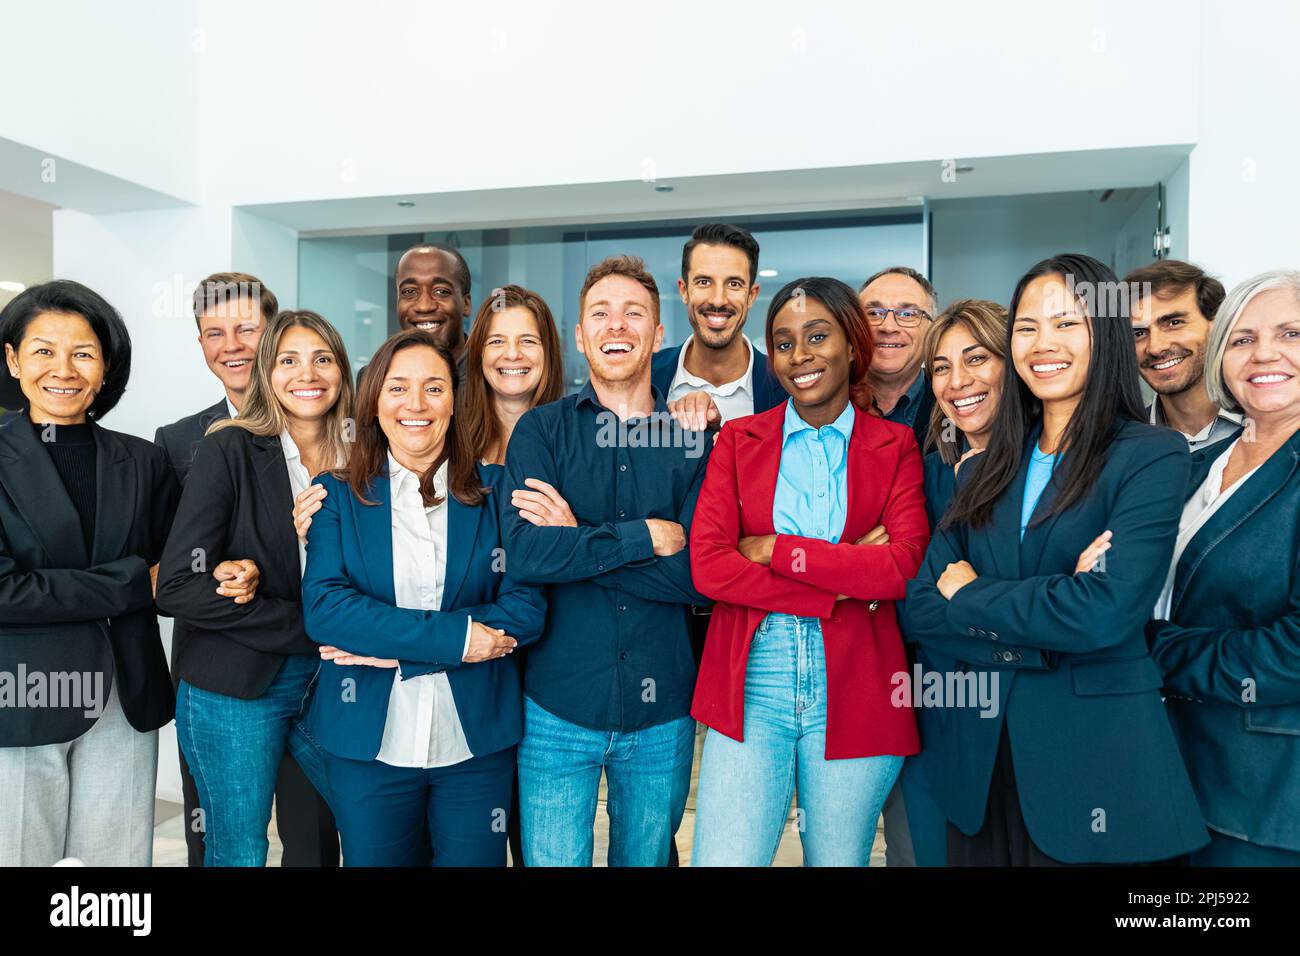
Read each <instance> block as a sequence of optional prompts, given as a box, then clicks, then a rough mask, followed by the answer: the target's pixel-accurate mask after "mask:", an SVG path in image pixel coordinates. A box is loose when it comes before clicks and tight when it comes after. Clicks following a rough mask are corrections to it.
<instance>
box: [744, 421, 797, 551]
mask: <svg viewBox="0 0 1300 956" xmlns="http://www.w3.org/2000/svg"><path fill="white" fill-rule="evenodd" d="M784 421H785V406H784V404H782V405H779V406H777V407H775V408H773V409H771V410H770V411H768V412H764V413H762V414H760V415H753V416H751V417H749V418H746V419H744V424H743V425H742V426H741V427H739V428H738V430H737V431H738V434H737V435H736V478H737V481H738V483H739V485H740V513H741V519H742V521H741V533H742V535H759V534H773V533H774V532H775V530H776V529H775V527H774V525H773V524H772V502H773V501H775V500H776V478H777V474H778V473H779V472H780V470H781V425H782V423H783V422H784ZM746 519H747V520H748V524H746V523H745V522H746Z"/></svg>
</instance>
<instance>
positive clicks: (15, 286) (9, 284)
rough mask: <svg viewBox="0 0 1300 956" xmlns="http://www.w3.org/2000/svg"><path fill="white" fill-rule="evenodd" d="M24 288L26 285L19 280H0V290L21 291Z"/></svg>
mask: <svg viewBox="0 0 1300 956" xmlns="http://www.w3.org/2000/svg"><path fill="white" fill-rule="evenodd" d="M26 288H27V286H25V285H23V284H22V283H21V282H14V281H12V280H10V279H5V280H4V281H3V282H0V292H22V291H23V290H24V289H26Z"/></svg>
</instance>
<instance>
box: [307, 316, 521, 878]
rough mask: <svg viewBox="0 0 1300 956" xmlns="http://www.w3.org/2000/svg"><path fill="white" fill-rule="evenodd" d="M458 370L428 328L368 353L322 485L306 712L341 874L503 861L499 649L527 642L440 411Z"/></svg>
mask: <svg viewBox="0 0 1300 956" xmlns="http://www.w3.org/2000/svg"><path fill="white" fill-rule="evenodd" d="M456 378H457V372H456V362H455V360H454V358H453V356H452V354H451V352H450V351H449V350H448V349H447V348H446V347H445V346H443V345H441V344H440V343H439V342H438V340H437V339H436V338H434V336H433V335H432V333H429V332H425V331H421V330H418V329H413V330H410V331H407V332H401V333H399V334H397V335H395V336H393V337H392V338H391V339H389V340H388V341H387V342H385V343H384V345H383V346H381V347H380V349H379V350H378V351H377V352H376V353H375V357H374V358H373V359H372V360H371V362H370V365H369V366H368V371H367V372H366V374H365V376H363V378H362V382H361V394H360V395H359V396H358V399H357V406H356V445H355V447H354V449H353V452H352V457H351V459H350V460H349V462H348V465H347V468H346V469H343V470H339V471H335V472H334V473H332V474H329V475H324V476H322V477H321V479H320V481H321V483H322V484H323V485H324V486H325V490H326V495H325V497H324V498H323V499H322V503H321V508H320V510H319V511H317V512H316V514H315V517H314V518H313V519H312V522H311V527H310V529H309V531H308V535H307V574H306V576H305V577H304V579H303V605H304V608H305V610H306V620H307V630H308V631H309V632H310V634H311V636H312V638H313V639H315V640H316V641H317V642H318V643H319V644H321V645H322V647H321V648H320V653H321V656H322V657H323V658H324V659H325V661H327V663H326V664H325V665H324V666H323V668H322V671H321V676H320V684H319V687H318V688H317V690H316V694H315V696H314V698H313V699H312V704H311V711H310V714H309V717H308V728H309V730H310V732H311V735H312V736H313V737H314V738H315V739H316V740H318V741H320V743H321V746H322V747H323V748H324V749H325V752H326V755H325V760H326V775H327V778H328V781H329V788H330V800H331V807H332V809H333V810H334V814H335V818H336V820H337V821H338V825H339V836H340V838H341V841H342V844H343V862H344V864H345V865H347V866H428V865H433V866H504V865H505V862H506V824H507V816H508V808H509V806H510V798H511V792H512V790H513V789H514V779H515V746H516V744H518V742H519V739H520V737H521V736H522V735H523V696H522V692H521V690H520V683H519V672H518V669H517V666H516V662H515V660H514V659H513V658H512V657H511V652H512V651H513V650H514V649H515V648H516V647H518V646H521V645H525V644H528V643H529V642H531V641H534V640H536V639H537V637H538V636H539V635H540V634H541V630H542V624H543V622H544V620H545V616H546V611H545V607H546V606H545V602H544V600H543V598H542V594H541V592H540V591H539V590H536V589H533V588H527V587H523V586H521V585H519V584H517V583H515V582H514V580H513V578H512V577H511V576H510V571H509V562H508V555H506V554H505V552H504V551H503V549H502V545H501V528H500V523H499V518H498V509H497V507H496V505H495V504H494V503H493V500H492V495H494V494H497V493H499V491H498V489H499V487H500V486H499V484H498V481H499V479H500V477H501V475H502V471H501V469H492V470H488V469H486V468H484V467H483V466H481V465H480V463H479V462H478V461H477V460H476V456H475V454H474V451H473V449H472V447H471V446H470V444H469V441H468V436H467V435H466V434H465V432H464V430H463V427H462V425H461V424H460V423H459V422H458V416H457V415H456V414H455V405H456V395H455V393H456V385H457V382H456Z"/></svg>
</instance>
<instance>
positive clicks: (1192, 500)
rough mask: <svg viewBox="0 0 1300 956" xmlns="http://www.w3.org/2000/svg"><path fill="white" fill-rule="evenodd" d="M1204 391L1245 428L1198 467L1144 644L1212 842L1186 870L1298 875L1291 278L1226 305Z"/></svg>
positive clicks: (1261, 282)
mask: <svg viewBox="0 0 1300 956" xmlns="http://www.w3.org/2000/svg"><path fill="white" fill-rule="evenodd" d="M1205 379H1206V387H1207V389H1208V391H1209V394H1210V398H1211V399H1212V400H1213V401H1214V402H1216V403H1217V404H1218V405H1220V406H1221V407H1223V408H1226V409H1228V410H1231V411H1238V412H1241V413H1242V414H1243V415H1244V425H1245V428H1244V429H1243V431H1242V432H1241V433H1240V434H1239V435H1238V436H1235V437H1230V438H1225V439H1223V440H1222V441H1220V442H1217V443H1215V444H1214V445H1210V446H1207V447H1206V448H1204V449H1201V450H1200V451H1198V452H1196V453H1195V454H1194V455H1193V468H1192V476H1191V478H1190V479H1189V482H1188V486H1187V487H1188V490H1189V493H1190V494H1189V497H1188V499H1187V504H1186V507H1185V508H1184V510H1183V516H1182V521H1181V523H1180V525H1179V532H1178V541H1177V545H1176V547H1175V548H1174V555H1173V561H1172V562H1171V565H1170V569H1169V575H1168V578H1167V580H1166V582H1165V587H1164V590H1163V591H1162V593H1161V595H1160V598H1159V600H1158V602H1157V604H1156V609H1155V620H1152V621H1151V622H1150V623H1149V624H1148V625H1147V640H1148V643H1149V644H1150V646H1151V654H1152V657H1153V658H1154V659H1155V661H1156V663H1157V664H1158V665H1159V666H1160V668H1161V670H1162V672H1163V673H1164V680H1165V687H1166V693H1167V695H1168V697H1167V701H1168V709H1169V714H1170V719H1171V720H1172V721H1173V725H1174V729H1175V732H1176V734H1177V737H1178V740H1179V745H1180V747H1181V749H1182V752H1183V757H1184V759H1185V760H1186V763H1187V769H1188V772H1189V773H1190V775H1191V778H1192V784H1193V786H1194V787H1195V789H1196V795H1197V798H1198V799H1199V801H1200V805H1201V809H1202V811H1203V813H1204V814H1205V822H1206V824H1207V825H1208V826H1209V828H1210V831H1211V836H1212V839H1211V842H1210V844H1209V845H1208V846H1206V847H1204V848H1203V849H1201V850H1198V851H1196V852H1195V853H1194V854H1193V855H1192V863H1193V864H1194V865H1200V866H1296V865H1300V272H1295V271H1275V272H1266V273H1264V274H1262V275H1259V276H1256V277H1255V278H1253V279H1250V280H1248V281H1246V282H1243V283H1242V284H1241V285H1239V286H1237V287H1236V288H1235V289H1233V290H1232V292H1230V293H1229V294H1228V297H1227V299H1226V300H1225V301H1224V303H1223V305H1222V307H1221V308H1220V309H1219V313H1218V316H1217V317H1216V318H1215V321H1214V330H1213V332H1212V333H1211V337H1210V343H1209V348H1208V360H1207V368H1206V375H1205ZM1117 557H1118V555H1117Z"/></svg>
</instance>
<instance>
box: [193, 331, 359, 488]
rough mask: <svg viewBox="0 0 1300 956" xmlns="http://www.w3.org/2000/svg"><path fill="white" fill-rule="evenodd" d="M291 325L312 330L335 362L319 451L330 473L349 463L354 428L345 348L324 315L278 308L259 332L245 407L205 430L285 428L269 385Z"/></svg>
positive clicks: (270, 430)
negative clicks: (335, 387) (334, 394)
mask: <svg viewBox="0 0 1300 956" xmlns="http://www.w3.org/2000/svg"><path fill="white" fill-rule="evenodd" d="M292 328H302V329H308V330H310V331H312V332H315V333H316V334H317V335H319V336H320V337H321V338H322V339H324V340H325V344H326V345H327V346H328V347H329V349H330V351H331V352H333V353H334V361H335V362H336V363H338V367H339V374H340V376H341V381H340V382H339V397H338V401H336V402H335V403H334V407H333V408H331V409H330V410H329V411H328V412H326V414H325V428H324V440H323V446H324V447H323V449H322V451H323V452H324V454H322V456H321V459H320V470H321V471H329V470H332V469H335V468H343V467H344V466H346V465H347V462H348V453H349V452H350V451H351V447H350V443H349V438H348V435H349V434H350V432H351V428H352V418H351V416H352V400H353V395H354V391H353V385H352V369H351V367H350V366H349V365H348V352H347V347H346V346H345V345H344V344H343V337H342V336H341V335H339V333H338V330H337V329H335V328H334V326H332V325H331V324H330V323H329V322H327V321H326V320H325V319H324V318H322V317H321V316H319V315H317V314H316V313H315V312H307V311H305V310H293V311H286V312H281V313H279V314H278V315H276V317H275V318H273V319H272V320H271V321H270V322H269V323H268V324H267V327H266V331H265V332H263V333H262V337H261V339H259V340H258V343H257V354H256V356H255V357H254V358H253V374H252V376H251V377H250V378H249V382H248V392H247V393H246V394H245V396H244V404H243V407H241V408H240V409H239V415H238V416H236V417H235V418H228V419H226V420H225V421H220V422H217V423H216V424H214V425H213V426H212V427H211V428H209V429H208V434H209V435H210V434H212V433H213V432H215V431H220V430H221V429H223V428H242V429H244V430H245V431H249V432H252V433H253V434H254V435H266V436H273V435H279V434H281V433H282V432H284V431H285V430H286V429H287V428H288V427H289V414H288V413H287V412H286V411H285V410H284V406H283V405H282V404H280V400H279V399H278V398H276V396H275V389H274V388H273V387H272V385H271V372H272V371H273V370H274V369H275V356H276V353H277V352H279V350H280V339H281V338H282V337H283V336H284V333H285V332H287V331H288V330H289V329H292Z"/></svg>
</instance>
